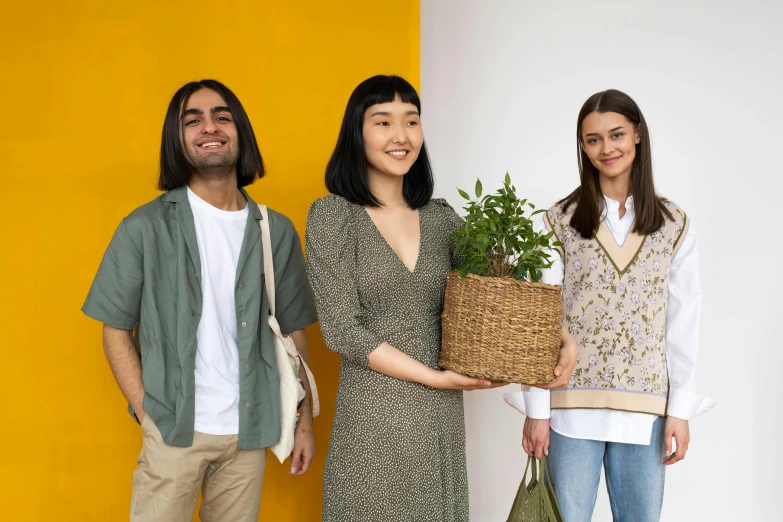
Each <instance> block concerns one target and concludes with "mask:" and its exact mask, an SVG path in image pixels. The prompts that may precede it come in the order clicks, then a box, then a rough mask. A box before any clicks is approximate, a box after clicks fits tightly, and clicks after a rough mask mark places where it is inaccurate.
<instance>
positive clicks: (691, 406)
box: [666, 388, 717, 420]
mask: <svg viewBox="0 0 783 522" xmlns="http://www.w3.org/2000/svg"><path fill="white" fill-rule="evenodd" d="M716 405H717V403H716V402H715V401H713V400H712V399H710V398H709V397H703V396H701V395H696V394H695V393H693V392H689V391H687V390H682V389H677V388H671V389H669V405H668V406H667V407H666V414H667V415H668V416H669V417H675V418H677V419H683V420H691V419H693V418H694V417H698V416H699V415H701V414H702V413H704V412H707V411H709V410H711V409H712V408H714V407H715V406H716Z"/></svg>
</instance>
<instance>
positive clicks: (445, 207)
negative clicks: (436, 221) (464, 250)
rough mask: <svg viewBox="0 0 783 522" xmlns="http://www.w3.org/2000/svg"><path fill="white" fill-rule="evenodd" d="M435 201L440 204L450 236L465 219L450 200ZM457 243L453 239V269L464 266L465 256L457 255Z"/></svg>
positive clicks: (451, 250)
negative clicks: (455, 250) (450, 203)
mask: <svg viewBox="0 0 783 522" xmlns="http://www.w3.org/2000/svg"><path fill="white" fill-rule="evenodd" d="M432 202H433V203H435V204H436V205H437V206H438V209H439V211H440V213H441V218H442V219H443V220H444V221H445V222H446V226H447V229H448V231H449V236H450V235H451V234H452V233H454V231H455V230H457V229H458V228H460V227H462V226H463V225H464V224H465V221H464V220H463V219H462V218H461V217H460V216H459V215H458V214H457V212H456V211H455V210H454V208H453V207H452V206H451V205H449V204H448V202H447V201H446V200H445V199H433V200H432ZM455 246H456V244H455V243H454V240H453V239H452V240H451V249H450V254H451V268H452V270H454V269H456V268H459V267H460V266H462V261H463V259H464V258H463V256H461V255H456V254H455V253H454V247H455Z"/></svg>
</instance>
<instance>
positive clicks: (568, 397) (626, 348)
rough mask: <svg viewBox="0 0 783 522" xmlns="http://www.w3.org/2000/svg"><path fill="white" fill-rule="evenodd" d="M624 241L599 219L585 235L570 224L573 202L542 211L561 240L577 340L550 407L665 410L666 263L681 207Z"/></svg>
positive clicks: (678, 236)
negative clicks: (570, 369)
mask: <svg viewBox="0 0 783 522" xmlns="http://www.w3.org/2000/svg"><path fill="white" fill-rule="evenodd" d="M665 205H666V207H667V208H668V209H669V211H670V212H671V213H672V216H673V217H674V220H673V221H672V220H669V219H668V218H667V219H666V221H665V224H664V225H663V227H662V228H661V229H660V230H658V231H656V232H654V233H652V234H650V235H647V236H641V235H639V234H637V233H635V232H631V233H630V234H629V236H628V238H627V239H626V241H625V243H624V244H623V246H622V247H620V246H618V245H617V242H616V241H615V239H614V237H613V236H612V233H611V231H610V230H609V229H608V227H607V226H606V224H605V223H603V222H602V223H601V225H600V227H599V228H598V232H597V233H596V234H595V237H593V238H591V239H584V238H583V237H582V236H580V235H579V234H578V233H577V232H576V231H575V230H574V229H573V228H571V226H570V220H571V215H572V212H573V208H574V206H572V207H570V208H568V209H564V208H563V207H562V206H561V205H555V206H554V207H552V208H551V209H549V211H548V212H547V213H546V214H545V218H544V219H545V222H546V224H547V227H548V228H549V230H554V232H555V236H556V237H557V239H558V240H559V241H561V242H562V243H563V246H562V247H559V250H560V254H561V256H562V258H563V263H564V264H565V274H564V275H565V277H564V280H563V325H564V326H565V327H566V328H567V329H568V331H569V332H570V333H571V335H573V336H574V339H576V342H577V344H578V345H579V358H578V359H577V364H576V368H575V369H574V373H573V375H572V377H571V380H570V382H569V385H568V388H563V389H559V390H552V394H551V406H552V408H608V409H613V410H624V411H632V412H643V413H651V414H655V415H664V414H665V412H666V400H667V395H668V390H669V378H668V371H667V366H666V335H665V328H666V309H667V304H668V298H669V267H670V265H671V262H672V259H673V258H674V255H675V254H676V253H677V250H678V249H679V248H680V245H681V243H682V240H683V238H684V237H685V232H686V231H687V228H688V218H687V216H686V215H685V213H684V212H683V211H682V210H681V209H680V208H679V207H677V206H676V205H674V204H673V203H671V202H668V201H667V202H665Z"/></svg>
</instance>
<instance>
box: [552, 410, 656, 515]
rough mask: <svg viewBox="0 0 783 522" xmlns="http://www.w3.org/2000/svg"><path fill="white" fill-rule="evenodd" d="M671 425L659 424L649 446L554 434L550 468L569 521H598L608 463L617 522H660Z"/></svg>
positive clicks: (654, 428)
mask: <svg viewBox="0 0 783 522" xmlns="http://www.w3.org/2000/svg"><path fill="white" fill-rule="evenodd" d="M665 422H666V421H665V419H664V418H663V417H659V418H658V419H656V420H655V423H654V424H653V431H652V436H651V438H650V445H649V446H643V445H640V444H622V443H618V442H602V441H597V440H583V439H572V438H569V437H564V436H563V435H560V434H559V433H556V432H555V431H552V433H551V436H550V440H549V456H548V457H547V466H548V468H549V474H550V476H551V478H552V485H553V486H554V488H555V495H556V496H557V501H558V503H559V504H560V509H561V510H562V511H563V516H564V517H565V520H566V522H590V520H591V519H592V516H593V508H594V507H595V499H596V497H597V496H598V483H599V481H600V479H601V465H602V464H603V467H604V469H605V474H606V487H607V490H608V492H609V502H610V504H611V506H612V515H613V518H614V522H658V520H659V519H660V517H661V506H662V505H663V484H664V478H665V474H666V473H665V466H664V465H663V457H664V454H665V447H664V440H663V434H664V426H665Z"/></svg>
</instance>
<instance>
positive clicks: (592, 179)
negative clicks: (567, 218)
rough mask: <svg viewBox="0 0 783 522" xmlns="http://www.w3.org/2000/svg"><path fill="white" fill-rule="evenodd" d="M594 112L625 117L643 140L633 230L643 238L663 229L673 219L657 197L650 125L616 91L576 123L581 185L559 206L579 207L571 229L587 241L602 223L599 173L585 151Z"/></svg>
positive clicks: (588, 105)
mask: <svg viewBox="0 0 783 522" xmlns="http://www.w3.org/2000/svg"><path fill="white" fill-rule="evenodd" d="M593 112H600V113H606V112H616V113H618V114H621V115H623V116H624V117H625V118H626V119H627V120H628V121H629V122H631V124H633V126H634V127H635V128H636V129H637V131H638V132H639V138H640V140H639V143H637V144H636V157H635V158H634V160H633V165H632V167H631V194H632V195H633V204H634V208H635V211H636V218H635V220H634V224H633V229H632V230H633V231H634V232H636V233H639V234H651V233H653V232H655V231H656V230H658V229H660V228H661V227H662V226H663V223H664V220H665V218H666V217H668V218H669V219H673V218H672V214H671V212H669V209H667V208H666V206H665V205H664V201H665V200H664V199H663V198H659V197H658V196H657V195H656V194H655V186H654V184H653V170H652V153H651V147H650V132H649V130H648V129H647V122H646V121H645V120H644V116H643V115H642V111H641V110H640V109H639V106H638V105H636V102H635V101H633V99H631V97H630V96H628V95H627V94H625V93H623V92H620V91H617V90H615V89H610V90H608V91H602V92H598V93H596V94H593V95H592V96H590V97H589V98H588V99H587V101H586V102H585V103H584V105H582V109H581V110H580V111H579V117H578V118H577V121H576V152H577V157H578V160H579V177H580V181H581V185H580V186H579V188H577V189H576V190H575V191H573V192H572V193H571V194H569V195H568V196H567V197H566V198H565V199H563V200H561V201H560V202H559V203H561V204H562V205H563V207H564V208H568V207H569V206H570V205H572V204H573V203H576V209H575V210H574V214H573V215H572V216H571V226H572V227H573V228H574V230H576V231H577V232H579V234H580V235H581V236H582V237H584V238H591V237H593V236H594V235H595V233H596V231H597V230H598V226H599V225H600V221H601V212H602V211H603V207H604V198H603V193H602V192H601V184H600V183H599V179H598V169H596V168H595V166H594V165H593V164H592V163H591V162H590V158H589V157H588V156H587V153H586V152H585V151H584V149H583V148H582V144H583V138H582V123H583V122H584V120H585V118H586V117H587V116H588V115H589V114H591V113H593Z"/></svg>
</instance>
